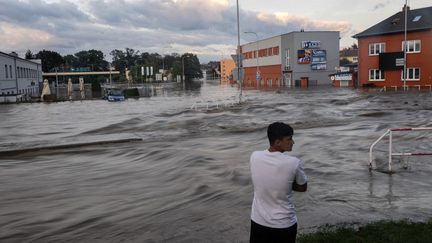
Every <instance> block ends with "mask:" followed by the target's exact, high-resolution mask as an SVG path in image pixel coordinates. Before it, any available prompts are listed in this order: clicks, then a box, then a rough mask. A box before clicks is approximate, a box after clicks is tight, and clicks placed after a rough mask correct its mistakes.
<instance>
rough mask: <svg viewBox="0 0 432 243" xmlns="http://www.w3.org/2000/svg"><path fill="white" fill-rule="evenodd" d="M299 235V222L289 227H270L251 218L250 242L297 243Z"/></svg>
mask: <svg viewBox="0 0 432 243" xmlns="http://www.w3.org/2000/svg"><path fill="white" fill-rule="evenodd" d="M296 235H297V223H296V224H295V225H293V226H291V227H289V228H282V229H277V228H270V227H266V226H262V225H260V224H257V223H255V222H254V221H252V220H251V232H250V239H249V241H250V243H258V242H266V243H273V242H275V243H276V242H284V243H295V241H296Z"/></svg>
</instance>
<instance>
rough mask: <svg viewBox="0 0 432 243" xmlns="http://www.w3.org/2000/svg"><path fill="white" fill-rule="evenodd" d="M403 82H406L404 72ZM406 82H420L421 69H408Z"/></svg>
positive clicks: (402, 72)
mask: <svg viewBox="0 0 432 243" xmlns="http://www.w3.org/2000/svg"><path fill="white" fill-rule="evenodd" d="M401 80H402V81H403V80H404V70H402V71H401ZM406 80H410V81H419V80H420V68H407V77H406Z"/></svg>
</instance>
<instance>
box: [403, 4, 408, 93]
mask: <svg viewBox="0 0 432 243" xmlns="http://www.w3.org/2000/svg"><path fill="white" fill-rule="evenodd" d="M404 10H405V28H404V45H403V48H404V71H403V72H404V75H403V81H404V91H405V90H406V80H407V21H408V16H407V14H408V5H407V0H405V7H404Z"/></svg>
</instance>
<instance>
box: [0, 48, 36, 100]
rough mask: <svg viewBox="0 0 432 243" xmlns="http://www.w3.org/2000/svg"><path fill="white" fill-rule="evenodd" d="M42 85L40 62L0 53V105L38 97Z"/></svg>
mask: <svg viewBox="0 0 432 243" xmlns="http://www.w3.org/2000/svg"><path fill="white" fill-rule="evenodd" d="M41 84H42V64H41V60H27V59H23V58H20V57H18V55H16V54H14V53H12V54H6V53H4V52H0V103H4V102H16V101H17V100H19V99H21V98H22V97H30V96H39V86H40V85H41Z"/></svg>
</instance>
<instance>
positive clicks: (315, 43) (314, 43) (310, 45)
mask: <svg viewBox="0 0 432 243" xmlns="http://www.w3.org/2000/svg"><path fill="white" fill-rule="evenodd" d="M301 45H302V49H309V48H311V49H314V48H315V49H316V48H320V47H321V41H302V43H301Z"/></svg>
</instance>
